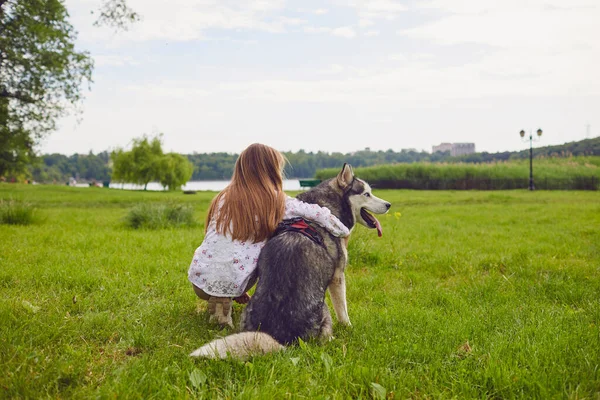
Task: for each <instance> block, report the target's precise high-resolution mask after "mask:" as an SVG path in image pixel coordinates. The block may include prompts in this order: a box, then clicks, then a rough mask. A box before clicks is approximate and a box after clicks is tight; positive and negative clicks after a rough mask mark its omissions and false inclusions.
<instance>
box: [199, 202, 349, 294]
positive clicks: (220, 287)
mask: <svg viewBox="0 0 600 400" xmlns="http://www.w3.org/2000/svg"><path fill="white" fill-rule="evenodd" d="M294 217H303V218H306V219H308V220H311V221H314V222H315V223H317V224H319V225H321V226H322V227H323V228H325V229H327V230H328V231H329V232H331V234H333V235H334V236H337V237H344V236H348V235H349V234H350V231H349V230H348V228H347V227H346V226H345V225H344V224H342V222H341V221H340V220H339V219H338V218H337V217H336V216H335V215H333V214H331V211H329V209H327V208H325V207H321V206H319V205H317V204H309V203H304V202H303V201H300V200H298V199H296V198H293V197H289V196H288V197H287V198H286V202H285V213H284V217H283V218H284V219H288V218H294ZM265 243H266V241H263V242H258V243H249V242H247V241H239V240H232V239H231V238H230V237H229V236H228V235H222V234H220V233H218V232H217V229H216V222H215V221H214V220H212V221H211V222H210V224H209V225H208V229H207V230H206V235H205V236H204V240H203V241H202V244H201V245H200V246H199V247H198V248H197V249H196V251H195V252H194V257H193V258H192V262H191V264H190V268H189V270H188V279H189V281H190V282H192V283H193V284H194V285H195V286H197V287H198V288H200V289H202V290H203V291H204V292H206V293H207V294H209V295H211V296H219V297H237V296H240V295H242V294H243V293H244V289H245V288H246V286H247V285H248V282H249V281H250V278H251V277H252V274H253V272H254V270H255V269H256V263H257V262H258V256H259V255H260V251H261V250H262V248H263V246H264V245H265ZM242 260H243V262H242Z"/></svg>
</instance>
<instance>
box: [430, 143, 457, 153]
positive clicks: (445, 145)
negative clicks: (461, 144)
mask: <svg viewBox="0 0 600 400" xmlns="http://www.w3.org/2000/svg"><path fill="white" fill-rule="evenodd" d="M438 151H439V152H440V153H443V152H444V151H452V143H442V144H440V145H438V146H433V153H437V152H438Z"/></svg>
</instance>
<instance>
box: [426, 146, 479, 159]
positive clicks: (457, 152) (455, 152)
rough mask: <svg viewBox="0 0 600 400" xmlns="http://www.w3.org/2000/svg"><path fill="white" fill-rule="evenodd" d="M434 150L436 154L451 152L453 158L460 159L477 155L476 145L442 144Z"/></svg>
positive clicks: (434, 147)
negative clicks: (468, 155)
mask: <svg viewBox="0 0 600 400" xmlns="http://www.w3.org/2000/svg"><path fill="white" fill-rule="evenodd" d="M432 149H433V152H434V153H436V152H438V151H439V152H444V151H449V152H450V155H451V156H452V157H458V156H464V155H466V154H473V153H475V143H442V144H440V145H439V146H433V148H432Z"/></svg>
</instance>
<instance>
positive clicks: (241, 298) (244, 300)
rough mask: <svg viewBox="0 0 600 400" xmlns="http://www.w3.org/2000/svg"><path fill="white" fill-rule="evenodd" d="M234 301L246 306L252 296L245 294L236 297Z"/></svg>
mask: <svg viewBox="0 0 600 400" xmlns="http://www.w3.org/2000/svg"><path fill="white" fill-rule="evenodd" d="M233 301H235V302H236V303H239V304H246V303H248V302H249V301H250V295H249V294H248V293H244V294H242V295H241V296H238V297H234V298H233Z"/></svg>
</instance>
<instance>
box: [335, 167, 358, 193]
mask: <svg viewBox="0 0 600 400" xmlns="http://www.w3.org/2000/svg"><path fill="white" fill-rule="evenodd" d="M353 180H354V171H352V166H351V165H350V164H348V163H344V166H343V167H342V170H341V171H340V173H339V174H338V175H337V184H338V186H339V187H340V189H346V188H347V187H348V186H350V185H351V184H352V181H353Z"/></svg>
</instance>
